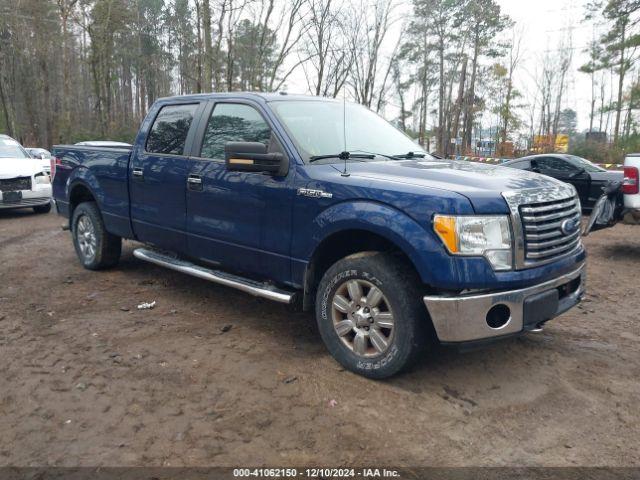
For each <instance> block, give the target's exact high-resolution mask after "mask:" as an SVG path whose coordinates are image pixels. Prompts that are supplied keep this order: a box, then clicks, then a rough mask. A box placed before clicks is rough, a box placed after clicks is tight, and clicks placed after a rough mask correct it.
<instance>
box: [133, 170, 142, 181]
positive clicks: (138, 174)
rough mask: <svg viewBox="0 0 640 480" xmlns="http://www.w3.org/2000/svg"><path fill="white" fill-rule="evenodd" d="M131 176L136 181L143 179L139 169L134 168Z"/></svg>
mask: <svg viewBox="0 0 640 480" xmlns="http://www.w3.org/2000/svg"><path fill="white" fill-rule="evenodd" d="M133 176H134V177H135V178H136V179H138V180H142V179H143V178H144V172H143V171H142V169H141V168H134V169H133Z"/></svg>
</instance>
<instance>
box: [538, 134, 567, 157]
mask: <svg viewBox="0 0 640 480" xmlns="http://www.w3.org/2000/svg"><path fill="white" fill-rule="evenodd" d="M532 150H533V151H534V152H536V153H551V152H556V153H567V152H568V151H569V135H567V134H564V133H561V134H558V135H535V136H534V138H533V148H532Z"/></svg>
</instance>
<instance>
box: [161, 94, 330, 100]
mask: <svg viewBox="0 0 640 480" xmlns="http://www.w3.org/2000/svg"><path fill="white" fill-rule="evenodd" d="M214 98H247V99H248V98H251V99H261V100H263V101H265V102H274V101H290V100H298V101H300V100H322V101H328V102H338V101H341V100H337V99H335V98H331V97H319V96H315V95H299V94H289V93H287V92H275V93H263V92H211V93H193V94H190V95H176V96H172V97H164V98H160V99H158V100H159V101H162V102H168V101H176V100H208V99H214Z"/></svg>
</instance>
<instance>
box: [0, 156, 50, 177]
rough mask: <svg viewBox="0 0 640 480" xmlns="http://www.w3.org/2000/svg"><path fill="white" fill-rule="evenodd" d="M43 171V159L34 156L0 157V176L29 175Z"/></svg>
mask: <svg viewBox="0 0 640 480" xmlns="http://www.w3.org/2000/svg"><path fill="white" fill-rule="evenodd" d="M43 171H44V168H43V161H42V160H39V159H36V158H0V178H14V177H30V176H32V175H35V174H36V173H40V172H43Z"/></svg>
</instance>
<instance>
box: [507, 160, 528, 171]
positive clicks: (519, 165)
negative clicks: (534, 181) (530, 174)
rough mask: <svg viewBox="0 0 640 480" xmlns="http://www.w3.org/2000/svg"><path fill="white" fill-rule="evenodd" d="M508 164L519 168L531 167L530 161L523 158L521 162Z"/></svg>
mask: <svg viewBox="0 0 640 480" xmlns="http://www.w3.org/2000/svg"><path fill="white" fill-rule="evenodd" d="M509 166H510V167H511V168H519V169H520V170H529V169H530V168H531V162H529V161H528V160H524V161H522V162H514V163H510V164H509Z"/></svg>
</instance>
